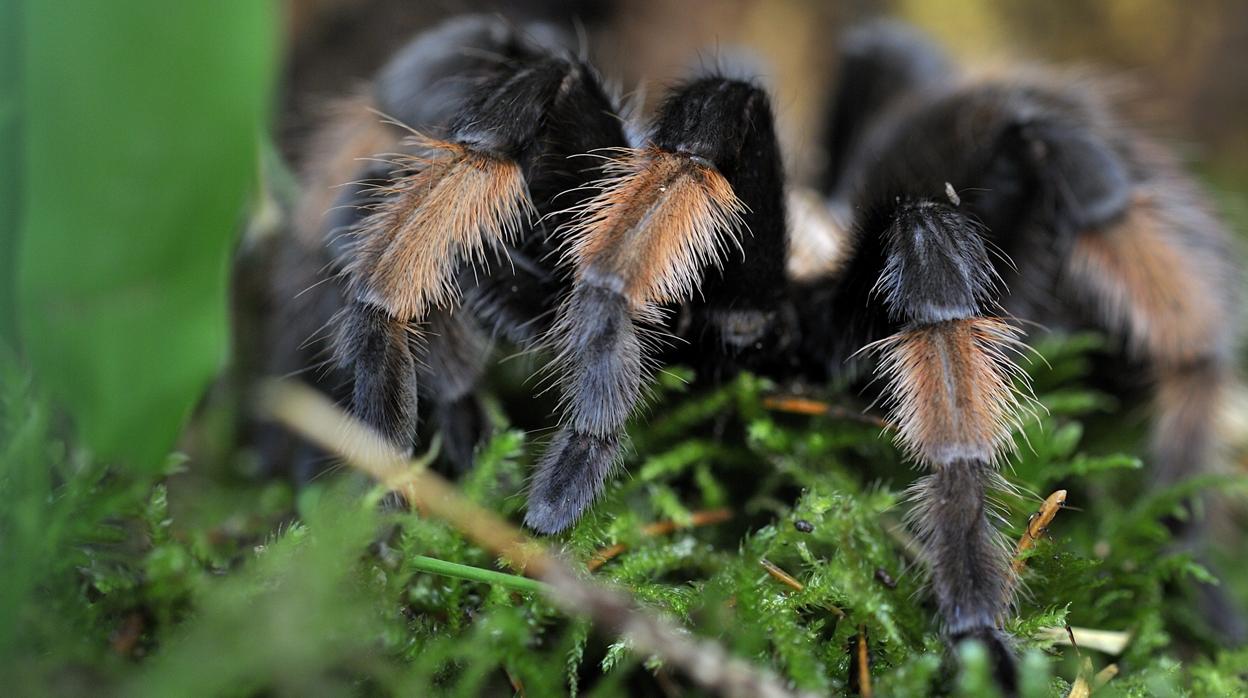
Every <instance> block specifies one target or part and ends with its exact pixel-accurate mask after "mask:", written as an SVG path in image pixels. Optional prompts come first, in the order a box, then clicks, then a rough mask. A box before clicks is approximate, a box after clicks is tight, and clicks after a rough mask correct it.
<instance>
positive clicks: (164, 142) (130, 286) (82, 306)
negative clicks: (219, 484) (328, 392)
mask: <svg viewBox="0 0 1248 698" xmlns="http://www.w3.org/2000/svg"><path fill="white" fill-rule="evenodd" d="M21 12H22V13H23V14H24V16H23V17H22V27H23V29H24V32H23V34H24V39H25V43H24V44H23V45H22V55H21V60H20V64H21V69H20V79H21V92H20V95H21V97H20V99H21V109H22V128H23V135H24V136H25V142H24V147H23V149H22V152H21V155H20V158H19V165H18V168H19V170H20V176H21V178H22V183H21V206H22V224H21V228H20V231H19V236H20V237H19V240H18V241H17V248H18V250H17V252H18V254H17V264H18V269H17V276H18V279H17V312H18V321H19V330H20V332H21V339H22V345H23V349H24V353H25V355H26V357H27V358H28V360H29V361H30V362H31V364H32V365H33V367H34V369H35V371H36V374H37V376H38V378H39V379H40V380H41V381H42V382H43V383H44V384H45V385H46V386H47V387H48V388H49V389H50V390H51V391H52V392H53V394H54V395H55V397H57V398H58V399H59V400H60V401H61V402H63V403H64V404H65V405H66V406H67V407H68V408H69V409H70V411H71V413H72V415H73V416H74V417H75V418H76V420H77V424H78V426H79V428H80V431H81V434H82V436H83V437H85V439H86V440H87V442H88V443H89V444H90V445H91V446H92V447H94V448H95V449H96V450H97V451H99V452H100V453H101V454H102V455H104V456H105V457H108V458H124V459H127V460H128V461H130V462H132V463H133V464H135V465H138V466H141V467H143V468H145V469H154V468H157V467H159V466H160V465H161V464H162V463H163V458H164V455H165V454H166V453H167V452H168V450H169V449H170V448H171V447H172V445H173V443H174V439H175V437H176V434H177V431H178V429H179V428H180V426H181V425H182V422H183V420H184V419H185V418H186V416H187V414H188V412H189V410H190V409H191V407H192V406H193V404H194V403H195V401H196V399H197V397H198V395H199V392H200V391H201V390H202V389H203V387H204V385H205V384H206V383H207V381H208V380H209V378H210V377H211V376H212V375H213V374H214V373H215V372H216V371H217V370H218V368H219V366H220V364H221V362H222V360H223V358H224V350H225V346H226V343H225V342H226V280H227V273H226V272H227V260H228V256H229V252H230V248H231V245H232V241H233V238H234V235H235V232H236V229H237V228H238V225H239V222H240V220H241V218H242V216H243V213H244V211H245V206H246V204H247V199H248V196H249V194H250V192H251V190H252V186H253V180H254V179H255V170H256V167H257V164H256V163H257V160H258V157H257V137H258V134H259V132H260V129H261V127H262V126H263V120H264V115H265V112H266V106H267V105H266V95H267V94H268V91H269V87H270V79H271V76H272V67H273V59H274V55H273V45H274V39H275V35H276V27H275V23H274V20H275V17H274V8H273V6H272V4H271V3H265V2H254V1H253V0H231V1H228V2H212V3H174V4H170V3H167V2H161V1H160V0H130V1H128V2H100V3H60V2H51V3H50V2H40V1H30V2H26V3H24V4H23V5H22V7H21Z"/></svg>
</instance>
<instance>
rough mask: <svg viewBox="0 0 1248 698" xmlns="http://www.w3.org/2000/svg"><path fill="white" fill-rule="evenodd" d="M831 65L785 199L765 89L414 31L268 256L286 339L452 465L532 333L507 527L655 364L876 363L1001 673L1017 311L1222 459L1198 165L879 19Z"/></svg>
mask: <svg viewBox="0 0 1248 698" xmlns="http://www.w3.org/2000/svg"><path fill="white" fill-rule="evenodd" d="M835 71H836V74H837V75H838V76H839V82H838V85H837V88H836V90H835V94H834V98H833V100H832V108H831V109H830V110H829V112H828V118H827V130H826V137H825V142H826V146H827V151H828V164H827V167H826V169H825V172H824V173H823V175H822V177H821V179H820V180H819V183H818V185H817V188H818V190H819V194H820V195H821V198H822V201H821V202H820V203H819V204H817V205H815V206H810V205H806V206H803V207H801V208H800V209H794V212H790V211H789V209H790V208H793V207H792V206H791V204H790V201H789V200H788V198H787V197H786V185H785V180H784V168H783V166H782V161H781V152H780V148H779V147H778V145H777V140H776V134H775V123H774V119H773V114H772V109H771V105H770V100H769V97H768V94H767V91H766V90H765V89H764V88H763V87H762V86H760V85H759V84H758V83H757V82H755V81H753V80H750V79H742V78H738V77H733V76H730V75H728V74H725V73H723V72H704V73H702V74H699V75H696V76H694V77H692V78H690V79H688V80H686V81H684V82H682V83H680V84H678V85H676V86H675V87H673V88H671V89H670V90H669V91H668V93H667V95H666V96H665V97H664V98H663V100H662V101H661V103H660V104H659V106H658V108H657V111H656V113H655V114H654V116H653V118H652V119H651V120H650V123H649V126H648V127H647V128H646V129H644V130H642V131H640V132H639V133H633V132H632V130H631V127H630V125H629V124H630V122H629V119H628V118H626V116H625V115H624V114H622V110H621V108H620V106H619V105H618V104H617V101H616V100H615V99H613V98H612V96H611V95H610V94H609V93H608V92H607V90H605V89H604V87H603V84H602V80H601V79H600V77H599V75H598V73H597V72H596V71H595V70H594V69H593V68H592V67H591V66H590V65H589V64H588V63H587V62H586V60H585V59H584V58H583V57H581V56H579V55H577V54H576V53H574V52H573V51H571V50H569V49H568V47H567V45H566V44H565V43H564V41H563V39H562V38H561V37H560V36H559V35H558V34H557V33H556V32H553V31H551V30H549V29H548V28H546V27H544V26H541V25H532V26H525V27H516V26H513V25H510V24H508V23H507V22H505V21H503V20H500V19H497V18H492V17H479V16H471V17H461V18H458V19H455V20H452V21H450V22H448V23H446V24H444V25H442V26H440V27H438V28H436V29H433V30H431V31H429V32H427V33H425V34H424V35H422V36H420V37H419V38H417V39H416V40H414V41H413V42H412V43H411V44H409V45H408V46H407V47H406V48H404V49H403V50H402V51H401V52H400V53H399V54H398V55H397V56H396V57H395V58H394V59H393V60H392V61H391V62H390V63H389V64H388V65H387V66H386V67H385V69H384V70H383V71H382V72H381V74H380V75H379V77H378V78H377V80H376V81H375V83H374V84H373V85H372V87H371V89H370V91H369V92H367V93H366V94H364V95H362V96H360V97H359V98H357V99H355V100H353V101H351V102H350V103H348V105H347V110H346V112H345V113H344V115H343V118H342V119H340V121H339V125H338V126H337V127H336V129H334V130H332V131H331V132H330V133H329V135H328V137H327V138H326V140H325V141H324V143H323V147H322V150H323V154H322V156H321V157H320V158H318V159H317V160H316V161H315V162H316V164H315V166H314V168H313V169H312V178H311V181H310V183H309V185H308V191H309V192H310V194H309V195H308V196H307V197H306V200H305V201H304V203H303V206H302V209H301V212H300V213H299V215H298V218H297V222H298V228H299V231H300V232H299V235H298V236H297V237H296V239H295V240H294V241H293V243H292V244H291V245H290V246H289V248H288V250H287V251H286V252H285V254H286V258H285V260H284V262H283V265H284V268H283V270H282V271H280V273H279V274H277V278H278V279H279V280H280V281H281V283H282V284H283V285H282V286H281V287H279V289H278V296H279V302H280V303H281V304H282V307H283V308H284V309H285V311H286V317H287V322H288V325H287V326H286V327H284V328H283V332H282V337H285V338H287V339H286V340H285V341H288V342H289V345H288V346H286V347H285V348H279V349H278V350H277V351H276V352H275V355H276V356H278V357H291V356H293V357H296V360H295V362H294V363H293V364H292V365H289V366H285V367H284V368H285V369H287V370H290V369H297V368H300V367H306V366H312V365H316V362H317V361H318V357H317V355H316V352H315V349H314V348H309V347H307V346H306V345H305V344H301V343H302V342H304V340H305V339H306V338H307V337H309V336H311V335H313V334H314V333H315V332H316V330H317V329H318V328H319V327H321V326H322V325H323V324H325V323H327V322H328V321H329V320H330V317H331V316H332V317H333V321H332V326H333V327H335V328H336V329H335V331H334V337H333V340H332V343H333V347H334V350H333V358H332V364H331V365H330V368H329V369H327V370H325V371H322V372H321V373H320V374H309V375H311V376H312V380H317V381H319V382H320V383H321V384H322V385H323V386H325V388H326V389H327V390H330V391H331V392H332V391H335V390H337V386H338V385H340V384H341V385H345V386H347V388H348V390H349V393H347V394H341V395H340V397H341V398H342V399H344V400H349V402H350V404H351V407H352V409H353V410H354V412H355V413H356V414H357V415H358V416H360V417H361V418H362V419H364V420H366V421H367V422H368V423H370V424H371V425H373V426H374V427H376V429H377V430H378V431H379V432H380V433H381V434H383V435H384V436H385V437H386V438H388V439H390V440H391V441H393V442H394V443H395V444H397V445H398V446H400V447H402V448H404V449H410V448H412V447H413V446H414V442H415V435H416V428H417V397H418V395H419V396H421V397H424V398H427V399H430V400H432V401H433V402H434V403H435V410H434V413H435V415H436V419H437V421H438V422H439V424H440V428H441V430H442V433H443V435H444V441H445V443H446V448H447V449H448V452H449V454H450V456H451V457H452V459H453V460H454V461H456V462H458V463H460V464H468V463H470V462H471V458H472V449H473V447H474V445H475V444H476V442H477V440H478V439H479V438H480V433H481V430H482V424H483V421H482V416H481V408H480V406H479V405H478V402H477V397H476V392H477V387H478V383H479V382H480V380H481V377H482V374H483V372H484V370H485V368H486V366H487V364H488V359H489V354H490V347H491V345H492V342H491V338H492V337H495V336H501V337H504V338H506V339H507V340H509V341H511V342H514V343H517V344H519V345H521V346H525V347H548V348H550V352H549V355H550V356H551V357H552V358H551V360H550V364H551V366H552V368H551V370H552V371H553V375H555V376H556V377H557V380H558V385H559V390H560V392H561V395H562V407H561V414H560V416H559V424H560V426H559V430H558V431H557V433H556V434H555V435H554V437H553V439H552V440H551V441H550V443H549V445H548V446H547V448H546V451H545V454H544V455H543V456H542V457H541V459H540V461H539V462H538V464H537V466H536V470H535V472H534V474H533V477H532V482H531V485H530V489H529V503H528V511H527V516H526V517H525V523H526V524H527V525H528V526H529V527H531V528H532V529H533V530H534V531H536V532H539V533H543V534H552V533H557V532H560V531H563V530H565V529H567V528H568V527H569V526H571V525H572V524H573V523H575V522H576V520H577V518H578V517H579V516H580V515H581V514H582V513H583V512H584V511H585V510H586V509H587V508H588V507H590V506H591V505H592V503H593V501H594V498H595V497H596V496H597V495H598V493H599V492H600V490H601V489H602V487H603V484H604V482H605V481H606V479H607V478H608V476H609V474H610V472H611V469H612V465H613V463H614V462H615V461H616V460H617V455H618V454H619V452H620V449H621V440H622V438H623V430H624V426H625V422H626V420H627V419H628V418H629V416H630V415H631V414H633V413H634V410H635V409H636V407H637V405H638V402H639V400H640V399H641V397H642V394H643V392H644V390H645V388H646V384H647V377H648V376H649V375H650V374H651V373H652V371H653V370H654V368H655V366H656V365H658V364H661V363H665V362H671V361H679V362H683V363H687V364H690V365H692V366H694V367H696V368H697V369H698V374H699V376H702V377H704V378H708V377H709V379H710V380H714V379H717V378H719V377H722V376H724V375H727V374H730V373H731V372H734V371H737V370H742V369H745V370H750V371H756V372H759V373H763V374H767V375H773V376H777V377H780V378H792V377H795V376H796V377H801V378H803V379H807V380H811V381H825V382H826V381H832V380H834V379H838V378H841V377H845V376H851V377H852V376H861V377H862V378H863V379H864V380H865V379H870V378H873V377H878V378H881V379H882V380H881V381H880V384H881V385H883V388H882V389H881V390H882V397H883V398H884V400H885V404H886V405H887V406H888V408H889V411H890V413H891V417H892V419H893V421H894V422H895V423H896V425H897V427H898V431H897V435H898V436H897V439H898V442H899V444H900V446H901V447H902V448H903V449H904V451H905V453H907V454H908V456H909V457H910V458H911V459H912V460H913V461H914V462H915V463H917V464H920V465H922V466H923V467H924V468H925V469H926V470H927V471H928V472H927V474H926V475H925V476H923V477H922V478H921V479H920V480H919V481H918V483H917V484H916V485H915V486H914V488H913V490H912V495H913V501H914V510H913V519H912V523H913V527H914V529H915V531H916V532H917V534H918V536H919V538H920V540H921V542H922V546H923V556H924V558H925V562H926V565H927V568H928V570H929V572H930V576H931V589H932V592H933V595H934V597H935V600H936V603H937V606H938V608H939V613H940V616H941V618H942V619H943V622H944V627H945V630H946V632H947V634H948V636H949V637H950V639H951V640H953V641H958V640H961V639H963V638H976V639H979V640H981V641H984V642H985V643H987V644H988V646H989V647H990V649H991V650H992V653H993V656H994V658H995V661H996V664H997V667H998V675H999V676H1000V677H1002V681H1003V682H1004V683H1006V684H1007V685H1009V684H1010V682H1011V681H1012V678H1011V677H1012V670H1011V661H1012V660H1011V651H1010V643H1009V639H1008V638H1007V637H1006V636H1005V634H1004V633H1003V631H1002V630H1001V628H1002V623H1003V620H1004V617H1005V616H1006V614H1007V612H1008V609H1009V606H1010V604H1011V594H1012V591H1011V590H1012V589H1013V586H1014V585H1013V580H1012V578H1011V571H1010V565H1009V560H1008V555H1007V552H1006V550H1005V548H1004V547H1003V546H1002V544H1001V540H1000V538H999V534H998V532H997V530H996V527H995V526H994V521H993V513H992V510H991V507H989V506H988V505H987V504H986V501H987V498H988V497H989V494H990V492H991V491H992V490H994V489H999V488H1002V487H1004V486H1005V485H1004V482H1003V481H1002V479H1001V478H1000V476H999V475H998V466H999V465H1000V464H1001V462H1002V460H1003V459H1004V458H1005V457H1006V456H1007V454H1008V452H1009V449H1010V447H1011V444H1012V443H1013V442H1012V438H1011V427H1012V425H1013V424H1014V423H1015V420H1016V419H1017V418H1018V415H1019V413H1020V403H1019V394H1020V391H1019V389H1018V385H1019V383H1020V374H1019V372H1018V369H1017V367H1016V365H1015V363H1014V356H1015V354H1016V352H1017V351H1018V350H1019V348H1020V347H1021V346H1022V344H1021V342H1022V336H1023V334H1022V331H1021V330H1020V327H1019V323H1018V322H1016V321H1015V318H1020V319H1023V320H1028V321H1034V322H1037V323H1043V324H1044V325H1047V326H1057V327H1096V328H1100V329H1102V330H1105V331H1107V332H1108V333H1110V334H1111V335H1113V336H1116V337H1119V338H1121V346H1120V356H1122V357H1123V358H1125V359H1126V360H1129V361H1130V362H1133V364H1135V365H1139V366H1141V367H1143V368H1144V369H1146V370H1147V371H1148V372H1149V373H1150V375H1151V377H1152V380H1153V382H1154V385H1155V388H1154V390H1153V394H1154V400H1155V404H1156V410H1157V416H1156V421H1155V426H1154V432H1153V433H1154V434H1155V437H1154V440H1153V455H1152V461H1153V462H1152V468H1153V470H1152V472H1153V477H1154V478H1155V479H1156V480H1158V481H1159V482H1168V481H1172V480H1174V479H1176V478H1180V477H1183V476H1185V475H1186V474H1187V473H1190V472H1193V471H1196V470H1199V469H1200V468H1202V467H1203V465H1204V463H1205V462H1206V461H1207V460H1208V459H1209V458H1210V453H1211V450H1212V449H1213V447H1214V435H1213V434H1212V432H1211V427H1210V424H1211V422H1212V419H1211V413H1212V411H1213V410H1214V408H1215V405H1216V403H1217V395H1218V393H1219V390H1220V388H1221V387H1222V386H1223V385H1224V384H1225V383H1226V381H1227V380H1228V378H1229V377H1230V375H1231V373H1232V368H1231V366H1232V357H1233V356H1234V355H1235V347H1236V327H1235V323H1234V322H1233V320H1232V319H1233V318H1234V317H1235V312H1234V310H1235V305H1236V303H1237V298H1235V297H1234V295H1233V289H1235V288H1236V284H1237V273H1238V270H1237V266H1236V263H1235V261H1234V260H1235V258H1234V256H1233V255H1232V254H1231V250H1230V243H1229V238H1228V235H1227V234H1226V232H1225V231H1224V228H1223V225H1222V224H1221V223H1220V222H1219V221H1218V220H1217V218H1215V217H1214V216H1213V215H1211V214H1210V213H1209V209H1208V207H1207V206H1206V205H1205V203H1204V200H1203V198H1202V195H1201V192H1200V191H1199V189H1198V187H1197V186H1196V185H1195V184H1194V183H1193V182H1192V181H1191V180H1190V179H1189V178H1187V177H1186V176H1185V175H1184V174H1182V172H1181V171H1180V170H1179V168H1178V167H1177V166H1176V164H1175V162H1174V161H1173V160H1172V159H1171V158H1170V157H1169V156H1168V155H1167V154H1166V153H1165V152H1164V151H1163V150H1162V149H1160V148H1159V147H1158V146H1157V145H1156V144H1155V143H1153V142H1151V141H1149V140H1147V139H1146V138H1144V137H1143V136H1141V135H1140V134H1138V133H1135V132H1134V131H1132V130H1131V129H1130V128H1128V127H1127V126H1125V125H1123V124H1121V123H1119V122H1117V121H1116V120H1115V118H1114V116H1113V114H1112V113H1111V112H1110V110H1109V109H1108V107H1107V106H1106V104H1105V103H1103V101H1102V100H1101V99H1099V98H1098V96H1097V94H1096V92H1095V91H1094V90H1091V89H1087V88H1084V87H1081V86H1079V85H1077V84H1070V83H1065V84H1063V83H1058V82H1056V81H1053V80H1050V79H1046V78H1044V77H1042V76H1025V75H1024V76H1018V77H1015V78H1011V79H1009V80H1006V81H999V82H983V81H980V82H975V81H968V80H965V79H963V78H961V77H960V76H959V74H958V71H957V70H956V69H955V68H954V67H953V66H952V65H951V64H950V62H949V60H948V59H947V58H946V57H945V55H944V54H943V52H942V51H941V50H940V49H939V48H937V47H935V46H934V45H933V44H932V43H931V42H930V41H928V40H927V39H925V38H924V37H922V36H920V35H918V34H917V33H915V32H913V31H911V30H908V29H905V28H900V27H898V26H896V25H891V24H874V25H869V26H866V27H863V28H860V29H858V30H856V31H854V32H852V33H851V34H850V35H848V36H847V37H846V38H845V40H844V41H843V48H842V50H841V57H840V65H839V66H837V67H836V68H835ZM343 182H350V184H348V185H346V186H345V188H339V189H333V188H332V187H333V185H338V184H341V183H343ZM795 214H800V215H795ZM317 270H320V271H319V272H318V271H317ZM330 277H335V278H334V279H333V280H332V281H331V283H320V282H321V281H324V280H326V279H329V278H330ZM673 337H674V338H676V339H677V340H678V341H665V338H666V339H670V338H673Z"/></svg>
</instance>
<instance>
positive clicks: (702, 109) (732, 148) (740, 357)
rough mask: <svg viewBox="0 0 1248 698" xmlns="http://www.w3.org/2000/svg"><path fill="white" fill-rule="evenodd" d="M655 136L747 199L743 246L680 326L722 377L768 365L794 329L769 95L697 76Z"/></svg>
mask: <svg viewBox="0 0 1248 698" xmlns="http://www.w3.org/2000/svg"><path fill="white" fill-rule="evenodd" d="M654 142H655V144H656V145H658V146H659V147H660V148H663V149H665V150H670V151H672V152H687V153H690V154H693V155H696V156H698V157H701V158H703V159H705V160H706V161H708V162H711V163H713V164H714V165H715V167H716V168H717V169H718V170H719V171H720V173H721V174H723V175H724V178H725V179H727V180H728V182H729V184H731V185H732V188H733V191H734V192H736V195H737V197H738V198H739V199H740V200H741V201H742V203H744V204H745V212H744V214H743V215H742V222H743V224H744V225H743V233H744V234H743V235H741V236H740V239H739V242H740V248H741V249H740V250H739V251H738V250H733V251H732V252H731V253H730V254H729V255H728V258H727V259H725V260H724V262H723V264H722V266H721V267H720V268H719V269H707V270H706V274H705V277H704V279H703V281H702V284H701V285H700V287H699V291H700V296H701V299H702V301H703V302H699V303H696V304H694V305H693V306H691V307H690V308H688V309H687V313H686V314H687V317H686V318H684V321H685V322H688V323H690V326H689V327H688V328H687V329H682V330H681V331H680V333H681V334H682V335H683V336H687V337H689V338H690V341H691V345H690V349H691V352H692V353H694V354H695V356H696V357H699V358H695V359H694V360H693V363H695V364H701V365H702V366H704V367H705V368H707V369H709V370H712V371H714V372H715V373H716V374H717V375H716V378H718V377H720V375H721V374H723V373H726V372H731V371H732V370H735V369H737V368H741V367H746V368H754V369H760V368H764V366H763V364H764V363H767V362H772V361H775V360H776V357H782V356H783V355H784V354H785V353H786V351H787V349H788V344H789V342H790V341H791V340H792V338H793V336H794V332H795V328H794V327H793V326H792V318H791V316H790V315H788V314H786V313H785V312H784V308H783V306H784V300H785V297H786V296H787V294H788V280H787V277H786V275H785V256H786V254H787V250H788V221H787V219H786V215H785V205H784V172H783V159H782V158H781V156H780V151H779V144H778V142H777V140H776V135H775V117H774V116H773V115H772V112H771V102H770V99H769V98H768V96H767V93H766V92H765V91H764V90H763V89H762V88H761V87H759V86H758V85H756V84H753V83H751V82H746V81H741V80H731V79H727V78H720V77H708V78H702V79H699V80H695V81H693V82H691V83H689V84H688V85H686V86H685V87H683V88H682V89H679V90H677V91H676V92H674V93H673V94H672V95H671V96H669V97H668V101H667V103H666V104H665V105H664V108H663V109H661V110H660V116H659V117H658V119H657V120H656V122H655V126H654ZM681 358H682V359H684V358H685V357H681ZM685 360H689V359H685Z"/></svg>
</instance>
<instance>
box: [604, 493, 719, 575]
mask: <svg viewBox="0 0 1248 698" xmlns="http://www.w3.org/2000/svg"><path fill="white" fill-rule="evenodd" d="M731 518H732V510H731V509H707V510H705V511H695V512H693V513H692V514H690V515H689V523H688V525H681V524H679V523H677V522H675V521H672V520H670V519H669V520H665V521H656V522H654V523H652V524H647V525H645V526H643V527H642V529H641V535H643V536H646V537H653V536H665V535H667V534H669V533H673V532H675V531H676V530H677V529H681V528H696V527H698V526H709V525H711V524H717V523H723V522H724V521H727V520H728V519H731ZM625 550H628V544H626V543H616V544H615V545H608V546H607V547H605V548H601V549H600V550H598V552H596V553H594V555H593V557H591V558H589V562H587V563H585V566H586V567H587V568H588V569H589V571H590V572H593V571H595V570H597V569H598V568H599V567H602V566H603V565H605V564H606V563H607V562H609V561H611V560H612V559H614V558H615V557H618V556H619V554H620V553H622V552H624V551H625Z"/></svg>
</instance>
